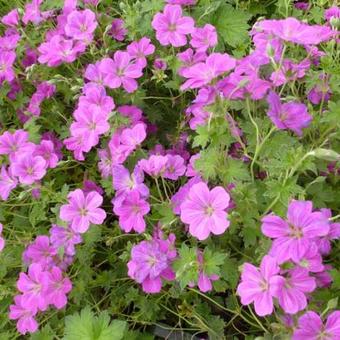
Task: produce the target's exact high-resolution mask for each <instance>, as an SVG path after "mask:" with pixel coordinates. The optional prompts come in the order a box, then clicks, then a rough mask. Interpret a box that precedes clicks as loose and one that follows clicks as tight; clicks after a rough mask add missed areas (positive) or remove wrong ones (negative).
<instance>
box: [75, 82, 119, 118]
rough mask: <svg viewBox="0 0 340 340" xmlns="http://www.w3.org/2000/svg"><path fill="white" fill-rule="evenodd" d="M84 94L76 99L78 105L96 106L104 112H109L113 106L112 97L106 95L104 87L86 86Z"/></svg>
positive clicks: (82, 106) (81, 106) (80, 106)
mask: <svg viewBox="0 0 340 340" xmlns="http://www.w3.org/2000/svg"><path fill="white" fill-rule="evenodd" d="M84 94H85V96H81V97H80V98H79V101H78V107H79V108H84V109H85V110H86V107H87V108H91V107H93V106H94V107H96V108H97V109H98V110H99V111H101V112H103V113H104V114H107V115H108V114H109V113H111V112H112V110H113V109H114V107H115V104H114V102H113V99H112V98H111V97H110V96H107V95H106V92H105V89H104V88H102V87H99V86H92V87H89V88H86V90H85V93H84Z"/></svg>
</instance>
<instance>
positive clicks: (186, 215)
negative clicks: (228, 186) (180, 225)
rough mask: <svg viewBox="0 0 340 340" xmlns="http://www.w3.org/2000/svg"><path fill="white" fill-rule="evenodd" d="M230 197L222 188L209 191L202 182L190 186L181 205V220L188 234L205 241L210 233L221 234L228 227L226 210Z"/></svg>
mask: <svg viewBox="0 0 340 340" xmlns="http://www.w3.org/2000/svg"><path fill="white" fill-rule="evenodd" d="M229 201H230V196H229V194H228V193H227V192H226V191H225V190H224V189H223V188H222V187H215V188H214V189H212V190H211V191H210V190H209V188H208V186H207V184H205V183H204V182H201V183H197V184H195V185H194V186H192V187H191V188H190V190H189V193H188V195H187V197H186V199H185V201H184V202H183V203H182V205H181V208H180V209H181V220H182V222H184V223H188V224H189V233H190V234H191V235H192V236H195V237H197V238H198V239H199V240H205V239H206V238H208V237H209V235H210V233H212V234H214V235H221V234H223V233H224V232H225V231H226V230H227V228H228V227H229V224H230V222H229V221H228V220H227V212H226V209H227V207H228V205H229Z"/></svg>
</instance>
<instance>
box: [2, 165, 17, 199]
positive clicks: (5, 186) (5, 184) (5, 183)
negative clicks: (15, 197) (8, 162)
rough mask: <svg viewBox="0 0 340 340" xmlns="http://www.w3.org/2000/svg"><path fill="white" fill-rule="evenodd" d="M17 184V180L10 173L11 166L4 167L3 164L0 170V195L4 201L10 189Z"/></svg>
mask: <svg viewBox="0 0 340 340" xmlns="http://www.w3.org/2000/svg"><path fill="white" fill-rule="evenodd" d="M17 185H18V181H17V179H16V178H15V177H13V176H12V174H11V168H9V169H8V171H7V169H6V167H5V166H4V165H3V166H2V167H1V171H0V197H1V198H2V199H3V200H4V201H6V200H7V199H8V197H9V195H10V193H11V191H12V190H13V189H14V188H15V187H16V186H17Z"/></svg>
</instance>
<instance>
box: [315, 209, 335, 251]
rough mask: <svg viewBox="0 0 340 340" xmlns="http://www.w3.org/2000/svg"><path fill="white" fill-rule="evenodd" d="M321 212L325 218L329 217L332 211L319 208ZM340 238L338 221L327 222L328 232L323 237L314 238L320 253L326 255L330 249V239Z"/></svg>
mask: <svg viewBox="0 0 340 340" xmlns="http://www.w3.org/2000/svg"><path fill="white" fill-rule="evenodd" d="M320 211H321V213H322V214H323V215H324V216H325V218H327V219H330V218H331V217H332V211H331V210H330V209H321V210H320ZM339 238H340V223H332V222H330V223H329V232H328V234H327V235H325V236H323V237H318V238H317V239H315V243H316V245H317V246H318V248H319V251H320V254H321V255H328V254H329V253H330V251H331V240H337V239H339Z"/></svg>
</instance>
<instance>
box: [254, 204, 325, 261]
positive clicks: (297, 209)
mask: <svg viewBox="0 0 340 340" xmlns="http://www.w3.org/2000/svg"><path fill="white" fill-rule="evenodd" d="M261 228H262V233H263V234H264V235H266V236H267V237H270V238H273V239H274V241H273V244H272V248H271V250H270V254H271V255H272V256H275V257H276V258H277V261H278V263H279V264H281V263H283V262H285V261H288V260H290V259H292V260H293V261H294V262H296V263H298V262H299V261H300V260H301V259H302V258H303V256H304V254H305V253H306V251H307V250H308V248H309V246H310V244H311V242H313V241H314V239H315V238H316V237H320V236H325V235H327V234H328V232H329V222H328V219H327V218H325V216H324V215H323V214H322V213H321V212H313V203H312V202H310V201H306V202H305V201H295V200H292V201H291V202H290V203H289V206H288V212H287V221H285V220H283V219H282V218H281V217H279V216H276V215H273V214H270V215H267V216H265V217H264V218H263V219H262V227H261Z"/></svg>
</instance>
